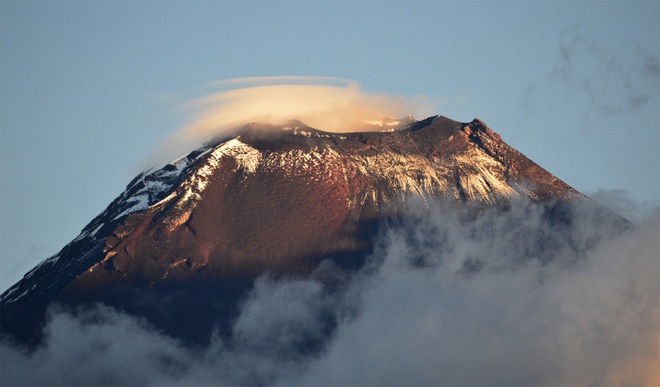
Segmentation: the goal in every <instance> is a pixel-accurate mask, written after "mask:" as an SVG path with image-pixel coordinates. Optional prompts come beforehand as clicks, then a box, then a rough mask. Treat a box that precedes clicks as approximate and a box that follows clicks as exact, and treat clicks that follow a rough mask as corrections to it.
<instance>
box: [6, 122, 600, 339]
mask: <svg viewBox="0 0 660 387" xmlns="http://www.w3.org/2000/svg"><path fill="white" fill-rule="evenodd" d="M374 125H377V124H374ZM377 126H379V127H381V128H382V129H383V131H376V132H355V133H329V132H324V131H320V130H317V129H314V128H310V127H308V126H306V125H305V124H304V123H302V122H299V121H291V122H289V123H287V124H286V125H282V126H272V125H266V124H257V123H255V124H249V125H246V126H245V127H244V128H242V129H241V130H240V131H238V132H237V133H236V135H235V136H233V137H231V138H218V139H215V140H213V141H210V142H209V143H207V144H206V145H204V146H202V147H201V148H199V149H197V150H195V151H193V152H191V153H190V154H188V155H186V156H184V157H181V158H179V159H177V160H175V161H173V162H172V163H170V164H167V165H165V166H164V167H162V168H160V169H156V170H150V171H146V172H144V173H141V174H140V175H138V176H137V177H136V178H135V179H134V180H133V181H131V182H130V183H129V184H128V186H127V187H126V190H125V191H124V192H123V193H122V194H121V195H119V197H117V199H115V200H114V201H113V202H112V203H111V204H110V205H109V206H108V207H107V208H106V209H105V210H104V211H103V212H102V213H101V214H99V215H98V216H97V217H96V218H94V219H93V220H92V221H91V222H90V223H89V224H88V225H87V226H86V227H85V228H84V229H83V230H82V232H81V234H80V235H79V236H78V237H77V238H75V239H74V240H73V241H71V242H70V243H69V244H67V245H66V246H65V247H64V248H63V249H62V250H61V251H60V252H59V253H58V254H56V255H55V256H53V257H50V258H48V259H46V260H44V261H43V262H41V263H40V264H39V265H37V266H36V267H35V268H34V269H32V270H31V271H30V272H28V273H27V274H26V275H25V276H24V278H23V279H22V280H20V281H19V282H18V283H16V284H15V285H14V286H12V287H11V288H9V289H8V290H7V291H6V292H5V293H4V294H2V296H1V298H0V307H1V312H2V316H1V323H2V333H3V335H5V336H10V337H12V338H13V339H15V340H17V341H19V342H23V343H28V344H34V343H37V342H38V341H39V339H40V333H39V332H40V330H41V328H42V327H43V326H44V324H45V320H46V315H47V310H48V308H49V307H50V306H52V305H60V307H63V308H72V309H73V310H80V308H84V307H85V306H86V305H92V304H94V303H104V304H107V305H110V306H112V307H115V308H117V309H119V310H122V311H125V312H127V313H130V314H135V315H138V316H143V317H145V318H146V319H147V320H148V321H149V322H151V323H152V324H154V325H155V326H157V327H159V328H160V329H162V330H163V331H165V332H166V333H168V334H171V335H173V336H175V337H180V338H182V339H185V340H189V341H191V342H200V341H204V340H207V339H208V338H209V337H210V335H211V334H212V333H213V331H214V329H219V332H220V334H228V330H229V327H230V326H231V321H232V317H233V316H234V315H235V314H236V313H237V308H238V304H239V303H240V300H241V298H242V297H243V296H244V295H245V294H246V292H247V290H249V289H250V288H251V287H252V285H253V283H254V280H255V279H256V278H257V277H259V276H260V275H263V274H264V273H270V275H273V276H303V277H304V276H309V275H312V273H314V275H319V274H318V273H319V272H320V271H319V268H324V267H326V266H328V267H331V268H332V269H328V270H326V271H325V272H323V271H321V273H322V274H321V275H326V276H327V277H328V278H327V281H330V282H331V281H335V280H341V277H342V276H343V275H346V273H350V272H351V271H353V270H355V269H357V268H360V267H361V266H362V265H363V264H364V260H365V258H366V257H367V256H368V255H369V254H370V252H371V251H372V249H373V244H372V240H373V237H374V235H376V234H377V233H378V232H379V230H380V228H381V227H382V226H383V225H386V224H388V222H395V221H397V219H401V218H405V217H407V216H411V213H412V212H411V211H410V210H411V208H412V207H415V206H417V207H419V206H424V203H425V202H428V201H432V200H446V201H449V202H452V203H456V205H458V204H461V205H465V206H467V207H470V208H475V209H476V210H478V209H479V208H483V207H501V208H502V209H506V208H507V207H509V206H511V205H513V204H514V203H516V201H518V200H523V199H528V200H532V201H536V202H542V203H548V212H549V214H552V215H553V216H558V217H560V218H561V208H562V205H561V204H562V203H568V202H571V201H584V202H588V201H589V199H588V198H586V197H585V196H584V195H582V194H580V193H579V192H577V191H576V190H574V189H573V188H571V187H570V186H568V185H567V184H565V183H564V182H562V181H561V180H559V179H558V178H556V177H555V176H553V175H552V174H550V173H549V172H547V171H546V170H544V169H543V168H541V167H540V166H538V165H537V164H535V163H534V162H532V161H531V160H529V159H528V158H527V157H525V156H524V155H523V154H521V153H520V152H518V151H516V150H515V149H513V148H512V147H510V146H508V145H507V144H506V143H505V142H503V141H502V139H501V138H500V136H499V135H497V134H496V133H494V132H493V131H492V130H491V129H490V128H488V127H487V126H486V125H485V124H484V123H483V122H481V121H480V120H478V119H475V120H473V121H472V122H470V123H459V122H456V121H453V120H450V119H448V118H445V117H442V116H434V117H430V118H427V119H425V120H422V121H414V120H412V119H410V118H409V119H404V120H390V121H388V122H387V123H385V124H382V123H381V124H378V125H377ZM325 263H327V265H326V264H325ZM324 265H325V266H324ZM323 273H325V274H323ZM338 278H339V279H338Z"/></svg>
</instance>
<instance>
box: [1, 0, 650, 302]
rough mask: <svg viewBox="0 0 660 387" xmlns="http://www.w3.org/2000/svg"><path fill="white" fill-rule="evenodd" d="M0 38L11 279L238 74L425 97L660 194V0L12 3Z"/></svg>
mask: <svg viewBox="0 0 660 387" xmlns="http://www.w3.org/2000/svg"><path fill="white" fill-rule="evenodd" d="M0 50H1V51H0V82H1V83H0V93H1V95H0V96H1V100H0V109H1V110H0V113H1V115H0V127H1V136H0V178H1V181H0V184H1V185H0V195H1V196H0V199H1V205H0V210H1V213H0V214H1V217H0V233H1V239H0V249H1V250H0V264H1V270H0V272H1V273H2V274H1V275H0V290H4V289H6V288H7V287H8V286H10V285H11V284H12V283H14V282H15V281H17V280H18V279H20V277H21V276H22V275H23V274H24V273H25V272H26V271H27V270H29V269H30V268H32V267H33V266H34V265H35V264H36V263H38V262H39V261H41V260H42V259H44V258H46V257H47V256H50V255H52V254H54V253H56V252H57V251H59V249H60V248H62V247H63V246H64V245H65V244H66V243H67V242H69V241H70V240H72V239H73V238H75V237H76V236H77V234H78V233H79V232H80V230H81V229H82V228H83V227H84V226H85V225H86V223H87V222H88V221H90V220H91V219H92V218H93V217H94V216H95V215H97V214H98V213H99V212H101V211H102V210H103V209H104V208H105V206H107V205H108V204H109V203H110V202H111V201H112V199H114V198H115V197H116V196H117V195H118V194H119V193H121V191H123V189H124V187H125V186H126V184H127V183H128V182H129V181H130V180H131V178H132V177H133V175H134V174H135V172H136V168H137V167H136V166H138V165H140V162H142V161H143V160H144V158H145V157H146V156H148V155H149V153H150V152H152V151H153V150H154V149H155V148H156V146H157V145H158V143H159V141H161V140H162V139H163V138H165V137H167V136H168V135H170V134H172V133H173V132H175V131H176V130H177V129H178V128H179V127H181V126H182V124H183V123H184V122H185V121H186V115H185V111H184V110H182V109H181V106H182V105H183V104H184V103H186V102H188V101H190V100H192V99H194V98H196V97H199V96H203V95H206V94H209V93H212V92H214V91H215V89H213V88H212V87H210V86H209V83H210V82H213V81H216V80H221V79H227V78H236V77H252V76H283V75H304V76H330V77H339V78H345V79H352V80H356V81H358V82H360V84H361V87H362V89H363V90H364V91H366V92H376V93H381V92H382V93H389V94H394V95H403V96H409V97H414V96H424V97H426V98H427V99H429V100H430V101H432V108H433V109H432V110H433V112H434V113H437V114H442V115H445V116H447V117H450V118H453V119H455V120H459V121H469V120H471V119H472V118H475V117H478V118H480V119H482V120H483V121H484V122H486V123H487V124H488V125H489V126H490V127H491V128H492V129H493V130H495V131H496V132H498V133H499V134H501V136H502V137H503V139H504V140H505V141H507V142H508V143H509V144H510V145H512V146H514V147H515V148H517V149H518V150H519V151H521V152H523V153H524V154H525V155H527V156H528V157H529V158H531V159H532V160H534V161H536V162H537V163H539V164H540V165H541V166H543V167H544V168H546V169H548V170H549V171H550V172H552V173H554V174H555V175H557V176H558V177H559V178H561V179H563V180H564V181H566V182H567V183H569V184H570V185H572V186H573V187H575V188H577V189H578V190H580V191H582V192H584V193H587V194H591V193H595V192H597V191H598V190H607V191H614V192H620V191H621V190H623V191H625V193H626V195H629V197H631V198H632V199H634V200H635V201H639V202H645V203H651V204H654V205H658V204H660V192H659V189H660V188H659V187H660V172H659V171H660V168H659V167H660V59H659V57H660V2H657V1H653V2H644V1H639V2H628V1H626V2H624V1H609V2H595V1H594V2H587V1H580V2H509V1H498V2H443V1H428V2H425V1H391V2H380V1H354V2H353V1H350V2H349V1H328V2H323V1H303V2H294V1H282V2H274V1H263V2H262V1H244V2H229V1H219V2H195V1H191V2H183V1H181V2H177V1H171V2H56V1H48V2H39V1H35V2H11V1H3V2H1V3H0ZM615 196H616V195H615ZM617 197H620V196H617Z"/></svg>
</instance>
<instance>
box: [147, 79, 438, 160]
mask: <svg viewBox="0 0 660 387" xmlns="http://www.w3.org/2000/svg"><path fill="white" fill-rule="evenodd" d="M212 86H214V87H218V88H221V89H223V90H222V91H220V92H217V93H214V94H210V95H207V96H205V97H201V98H199V99H197V100H195V101H193V102H191V103H189V104H188V105H187V106H186V108H187V110H189V111H190V112H191V119H190V121H189V122H188V123H187V124H186V125H185V126H184V127H183V128H181V129H180V130H179V131H178V132H176V133H175V134H173V135H172V136H171V137H170V138H168V139H166V140H165V141H164V143H163V144H162V145H161V147H160V149H159V150H158V151H157V158H158V160H157V161H158V162H167V161H171V159H173V158H175V157H177V156H180V155H181V154H183V153H185V152H187V151H190V150H192V149H194V148H196V147H197V146H199V145H201V144H202V143H203V142H205V141H207V140H209V139H211V138H213V137H216V136H220V135H225V134H227V135H231V134H232V133H233V132H235V131H236V130H237V129H239V128H241V127H243V126H244V125H246V124H248V123H251V122H259V123H266V124H273V125H281V124H285V123H287V122H289V121H291V120H293V119H297V120H300V121H302V122H304V123H305V124H307V125H309V126H311V127H313V128H316V129H320V130H324V131H329V132H357V131H365V130H375V129H378V127H377V126H376V127H375V126H373V125H372V124H373V123H375V122H379V121H382V120H383V118H384V117H385V118H387V117H389V118H403V117H405V116H407V115H408V114H411V115H417V114H424V113H429V112H430V109H429V107H430V103H429V102H428V100H427V99H426V98H424V97H404V96H395V95H391V94H385V93H370V92H365V91H363V90H361V89H360V85H359V84H358V83H357V82H355V81H351V80H347V79H341V78H332V77H303V76H286V77H251V78H237V79H228V80H223V81H217V82H214V83H212Z"/></svg>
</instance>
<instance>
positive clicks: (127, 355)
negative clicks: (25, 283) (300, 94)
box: [1, 205, 660, 385]
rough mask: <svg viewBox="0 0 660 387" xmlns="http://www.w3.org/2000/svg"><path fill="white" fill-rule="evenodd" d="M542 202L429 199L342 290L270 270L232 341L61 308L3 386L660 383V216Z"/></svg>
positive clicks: (6, 362)
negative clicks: (633, 222) (495, 208)
mask: <svg viewBox="0 0 660 387" xmlns="http://www.w3.org/2000/svg"><path fill="white" fill-rule="evenodd" d="M577 215H578V216H577V217H576V218H575V220H574V222H573V223H571V224H563V223H561V222H560V223H557V222H555V221H553V220H552V219H548V218H547V216H545V215H544V212H543V211H542V210H541V208H540V207H539V206H537V205H521V206H519V207H516V208H514V209H512V210H511V211H509V212H507V213H506V214H502V213H495V212H489V211H486V212H484V213H481V214H479V215H477V216H474V215H472V216H467V215H466V214H463V213H457V212H456V211H452V210H448V209H446V208H443V207H438V208H435V209H434V210H433V211H431V213H430V214H427V215H426V216H424V217H422V218H419V219H416V220H413V221H410V222H406V224H404V225H400V226H396V227H392V228H391V229H389V231H387V232H386V233H384V234H382V235H381V236H380V237H379V239H378V243H377V247H376V250H375V252H374V255H373V257H372V259H371V260H370V261H369V264H368V265H367V267H366V268H364V269H363V270H361V271H360V272H359V273H357V274H355V275H354V276H353V277H352V279H351V280H349V281H348V282H347V283H345V284H344V285H343V286H342V287H339V288H337V287H336V286H326V285H324V284H322V283H321V282H318V281H316V280H314V279H308V280H301V279H298V280H293V279H289V280H283V279H280V280H275V279H272V278H269V277H263V278H261V279H259V280H258V281H257V285H256V287H255V289H254V290H253V291H252V293H251V295H250V297H249V299H248V300H247V301H246V303H245V304H244V305H243V307H242V312H241V314H240V316H239V318H238V319H237V320H236V323H235V326H234V331H233V332H234V334H233V337H232V338H231V339H229V340H221V339H215V340H214V341H213V343H212V344H210V345H209V346H208V347H207V348H202V349H200V348H188V347H184V346H183V345H181V344H180V343H178V342H177V341H175V340H174V339H172V338H169V337H166V336H163V335H162V334H160V333H158V332H156V331H155V330H154V329H152V328H150V327H149V326H148V325H146V324H145V323H143V322H140V321H139V320H137V319H135V318H133V317H129V316H126V315H123V314H119V313H117V312H114V311H111V310H108V309H104V308H99V309H98V310H97V311H96V312H94V313H90V314H87V315H86V316H83V318H74V317H72V316H71V315H68V314H64V313H56V314H55V315H54V316H53V320H52V322H51V323H50V324H49V326H48V331H49V335H50V336H49V339H48V340H47V342H46V345H45V346H44V347H42V348H40V349H38V350H37V351H36V352H34V353H32V354H27V353H23V352H21V351H19V350H16V349H13V348H11V347H8V346H7V345H3V346H2V373H1V382H2V384H3V385H21V384H22V385H29V384H54V385H81V384H85V385H98V384H101V385H102V384H121V385H127V384H130V385H219V384H229V385H236V384H268V385H592V384H593V385H612V384H632V385H658V384H660V374H659V371H658V369H657V364H659V363H660V300H659V298H660V278H659V273H660V260H659V258H658V257H659V256H660V245H659V242H658V235H660V212H659V211H657V210H656V211H655V212H654V213H653V215H651V216H648V217H647V219H646V220H645V221H643V222H641V223H640V224H638V225H637V226H636V227H635V228H634V229H631V230H627V231H619V230H617V229H616V228H614V227H610V225H609V224H608V223H606V222H602V219H600V218H599V217H598V216H597V215H595V214H594V213H592V212H590V211H584V210H581V209H580V210H579V211H578V214H577Z"/></svg>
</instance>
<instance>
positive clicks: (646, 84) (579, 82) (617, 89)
mask: <svg viewBox="0 0 660 387" xmlns="http://www.w3.org/2000/svg"><path fill="white" fill-rule="evenodd" d="M548 88H551V89H555V90H557V89H560V90H561V89H563V92H564V93H565V95H566V96H567V97H570V98H581V99H584V100H585V101H586V102H587V104H586V105H587V106H588V110H587V111H586V112H585V113H584V114H585V120H589V119H590V118H591V117H592V116H594V115H605V116H608V115H614V114H618V113H632V112H635V111H638V110H640V109H642V108H643V107H645V106H646V105H648V104H649V103H652V102H653V101H657V98H658V97H659V95H660V58H659V57H658V55H657V53H652V52H649V51H646V50H643V49H641V48H638V47H637V48H636V47H631V48H630V49H627V50H625V51H614V50H612V49H609V48H608V47H607V46H606V45H604V44H603V43H602V42H601V41H600V40H599V39H598V38H596V37H593V36H590V35H589V34H587V33H585V32H583V31H582V29H581V28H580V26H579V25H578V26H574V27H572V28H569V29H566V30H564V31H563V32H562V34H561V36H560V38H559V43H558V47H557V53H556V61H555V63H554V65H553V67H552V68H551V69H550V70H549V71H548V73H547V74H544V75H541V76H540V77H539V79H536V80H532V81H531V82H529V83H528V84H527V86H526V87H525V88H524V90H523V95H522V98H523V106H522V107H523V111H524V112H525V113H526V114H527V115H529V114H530V112H531V111H532V110H534V109H535V108H536V105H537V104H538V101H539V100H541V95H542V94H543V93H544V91H545V90H547V89H548Z"/></svg>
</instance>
